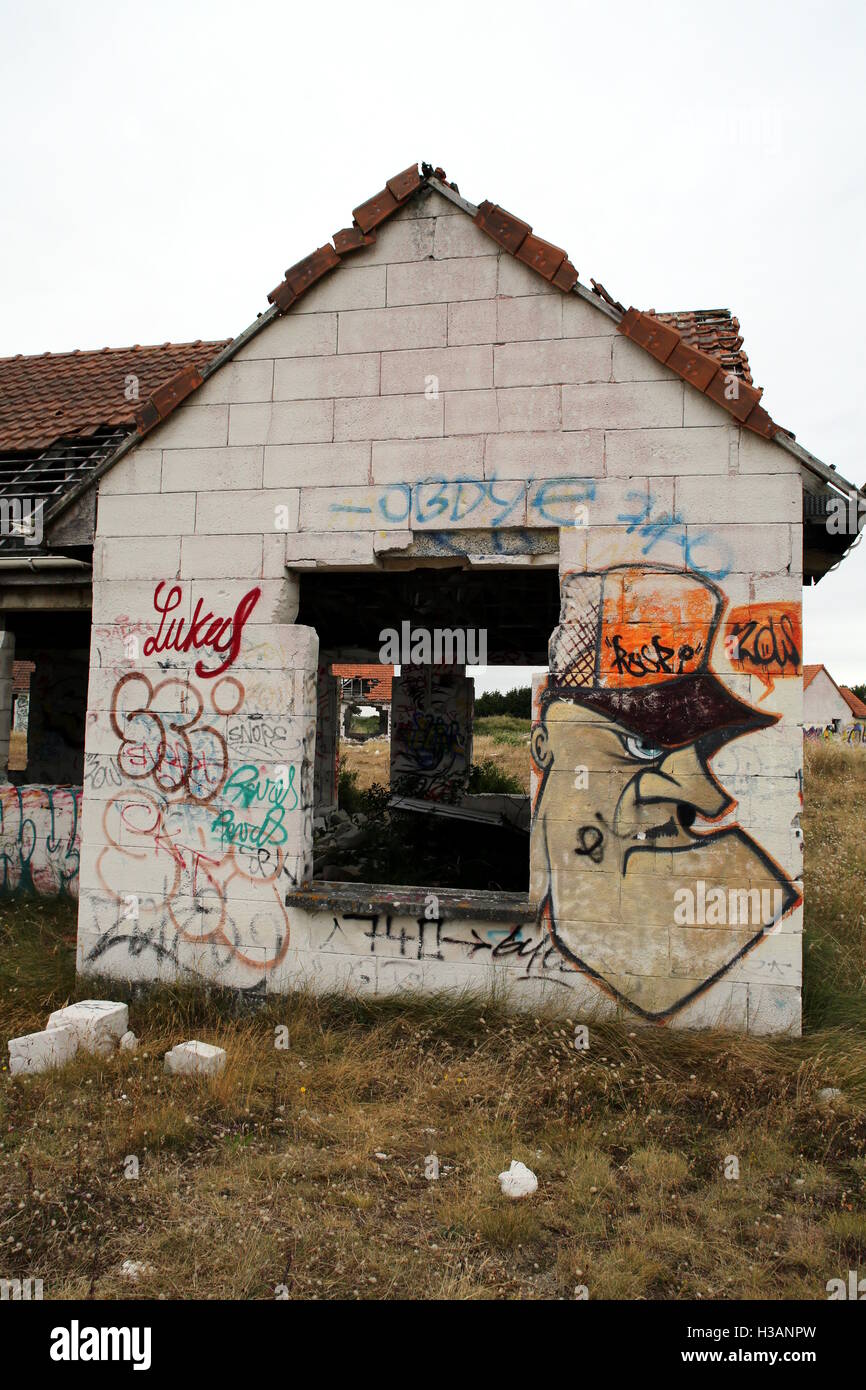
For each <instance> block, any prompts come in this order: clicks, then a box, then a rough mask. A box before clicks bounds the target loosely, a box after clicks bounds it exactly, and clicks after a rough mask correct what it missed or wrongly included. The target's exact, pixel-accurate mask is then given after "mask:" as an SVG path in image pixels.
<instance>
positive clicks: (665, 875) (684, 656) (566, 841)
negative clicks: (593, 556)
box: [531, 566, 800, 1021]
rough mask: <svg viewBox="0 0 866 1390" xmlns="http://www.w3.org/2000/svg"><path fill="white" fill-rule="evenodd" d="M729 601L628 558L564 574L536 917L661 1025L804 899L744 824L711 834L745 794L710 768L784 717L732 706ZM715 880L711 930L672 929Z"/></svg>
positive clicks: (535, 737) (547, 708) (570, 954)
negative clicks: (726, 666) (688, 902)
mask: <svg viewBox="0 0 866 1390" xmlns="http://www.w3.org/2000/svg"><path fill="white" fill-rule="evenodd" d="M724 607H725V597H724V595H723V594H722V592H721V591H720V590H719V589H718V588H717V587H716V586H715V585H714V584H712V583H711V582H710V581H708V580H707V579H705V578H704V577H703V576H700V575H697V574H693V573H688V572H683V571H682V570H669V569H664V568H661V567H649V566H616V567H612V568H610V569H608V570H604V571H600V572H597V573H589V574H571V575H567V576H565V577H564V579H563V583H562V611H561V621H560V624H559V626H558V627H557V629H556V631H555V632H554V634H553V637H552V639H551V644H550V674H549V677H548V681H547V686H546V688H545V689H544V691H543V692H542V695H541V700H540V707H539V710H538V717H537V719H536V721H535V723H534V726H533V731H532V741H531V747H532V756H533V760H534V762H535V764H536V767H537V768H538V770H539V772H540V773H541V783H540V786H539V790H538V794H537V797H536V802H535V807H534V813H533V814H534V831H533V863H532V872H533V895H534V896H535V897H536V899H537V901H539V902H540V904H541V907H540V914H541V918H542V920H543V922H544V923H545V925H546V927H547V930H548V931H549V932H550V934H551V937H552V939H553V941H554V943H555V945H556V946H557V948H558V949H559V950H560V952H561V953H562V954H563V956H564V957H565V958H566V960H567V961H569V962H570V963H571V964H572V965H573V966H574V967H575V968H578V969H580V970H582V971H584V972H585V973H587V974H588V975H590V976H591V977H593V978H594V979H596V980H597V982H598V983H599V984H600V985H602V986H603V987H604V988H605V989H606V991H607V992H608V993H609V994H612V995H613V996H614V997H616V998H618V999H620V1000H621V1001H622V1002H624V1003H626V1004H627V1005H628V1006H629V1007H630V1008H631V1009H633V1010H634V1011H635V1012H636V1013H638V1014H641V1015H643V1016H644V1017H647V1018H652V1019H657V1020H660V1021H661V1020H664V1019H665V1018H667V1017H670V1016H671V1015H672V1014H674V1013H676V1012H677V1011H678V1010H680V1009H681V1008H683V1006H684V1005H685V1004H687V1003H688V1002H689V1001H690V1000H691V999H693V998H695V997H696V996H697V995H699V994H700V993H702V992H703V991H705V990H706V989H707V988H708V987H709V986H710V985H711V984H713V983H714V982H715V981H716V980H718V979H720V978H721V977H722V976H723V975H724V974H725V973H726V972H727V971H728V970H730V969H731V967H732V966H733V965H734V964H735V962H736V961H738V960H740V959H741V958H742V957H743V956H745V955H746V954H747V953H748V952H749V951H751V950H752V948H753V947H754V946H756V945H757V944H758V942H759V941H760V940H761V939H762V938H763V937H764V936H766V935H767V934H768V932H769V931H771V930H774V929H775V930H778V929H779V926H780V924H781V922H782V919H783V918H784V917H785V916H787V914H788V913H790V912H791V910H792V909H793V908H794V907H795V906H796V905H797V904H798V903H799V902H800V894H799V892H798V891H797V889H796V887H795V885H794V884H793V883H792V882H791V881H790V880H789V879H788V877H787V876H786V875H785V874H784V873H783V872H782V870H781V869H780V867H779V866H778V865H777V864H776V863H775V861H774V860H773V859H772V858H771V857H770V855H769V854H767V853H766V852H765V851H764V850H763V849H762V848H761V846H760V845H759V844H758V843H757V842H756V841H755V840H754V839H753V838H752V837H751V836H750V835H749V834H748V833H747V832H746V831H745V830H743V829H742V827H741V826H739V825H737V824H735V823H733V822H731V821H730V820H728V821H727V823H726V824H725V825H724V826H720V825H718V824H717V823H718V822H719V821H720V820H721V818H722V817H726V818H728V817H729V816H730V813H731V812H732V811H733V809H734V807H735V805H736V802H735V800H734V799H733V798H732V797H731V796H730V795H729V794H728V793H727V792H726V791H725V789H724V788H723V787H722V786H721V785H720V783H719V782H718V781H717V780H716V778H715V777H714V775H713V773H712V771H711V770H710V766H709V761H710V759H711V758H712V757H713V755H714V754H715V753H717V752H718V751H719V749H720V748H721V747H722V746H723V745H724V744H725V743H727V742H728V741H730V740H731V739H733V738H739V737H742V736H744V735H748V734H752V733H755V732H756V731H758V730H763V729H766V728H768V727H770V726H771V725H773V724H775V723H776V721H777V716H775V715H771V714H765V713H763V712H760V711H758V710H756V709H754V708H753V707H752V706H751V705H749V704H747V703H745V702H744V701H743V700H740V699H738V698H737V697H736V696H735V695H734V694H733V692H732V691H731V690H729V689H728V687H727V686H726V685H725V683H724V682H723V681H722V680H721V679H720V678H719V677H718V675H716V674H715V673H714V671H713V669H712V665H711V659H712V650H713V643H714V640H715V637H716V634H717V632H718V629H719V624H720V619H721V616H722V613H723V610H724ZM647 875H655V876H656V877H655V882H654V883H652V882H650V883H648V881H647ZM707 884H709V885H711V886H712V887H713V889H714V891H715V889H716V888H717V889H718V893H717V895H716V898H715V899H714V915H710V916H708V917H707V918H706V920H705V921H702V922H701V924H700V928H699V929H696V928H695V926H694V925H689V924H688V922H684V923H680V922H678V921H677V919H676V914H675V901H676V899H675V895H676V892H677V890H678V889H685V890H687V891H692V892H696V893H700V892H701V891H704V893H705V892H706V888H705V886H706V885H707ZM702 885H703V888H702V887H701V886H702ZM719 895H721V896H722V897H723V898H724V903H723V904H722V903H721V901H720V898H719ZM729 904H730V906H731V907H732V908H733V911H730V910H729ZM756 904H757V906H756ZM744 918H745V920H744ZM705 925H710V926H714V927H718V928H721V930H715V931H706V930H703V927H704V926H705Z"/></svg>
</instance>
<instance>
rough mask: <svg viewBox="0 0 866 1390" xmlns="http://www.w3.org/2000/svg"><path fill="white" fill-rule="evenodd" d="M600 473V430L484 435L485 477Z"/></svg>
mask: <svg viewBox="0 0 866 1390" xmlns="http://www.w3.org/2000/svg"><path fill="white" fill-rule="evenodd" d="M541 302H542V303H546V300H543V301H541ZM603 472H604V435H603V434H602V431H601V430H571V431H568V432H560V431H558V430H556V431H546V432H544V433H540V434H535V433H528V434H527V433H524V434H492V435H489V436H488V438H487V442H486V447H485V454H484V473H485V477H488V478H526V479H533V478H560V477H576V478H588V477H599V476H600V475H601V474H602V473H603Z"/></svg>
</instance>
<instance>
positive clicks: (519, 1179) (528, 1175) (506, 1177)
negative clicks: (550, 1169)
mask: <svg viewBox="0 0 866 1390" xmlns="http://www.w3.org/2000/svg"><path fill="white" fill-rule="evenodd" d="M499 1186H500V1187H501V1189H502V1192H503V1194H504V1195H505V1196H506V1197H511V1198H513V1199H514V1200H515V1201H516V1200H517V1199H518V1198H519V1197H531V1196H532V1194H533V1192H537V1191H538V1178H537V1177H536V1176H535V1174H534V1173H533V1171H532V1169H531V1168H527V1166H526V1164H525V1163H520V1162H519V1161H518V1160H517V1159H516V1158H512V1160H511V1166H510V1167H509V1168H508V1169H506V1171H505V1172H504V1173H500V1174H499Z"/></svg>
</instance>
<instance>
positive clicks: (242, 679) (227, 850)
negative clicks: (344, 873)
mask: <svg viewBox="0 0 866 1390" xmlns="http://www.w3.org/2000/svg"><path fill="white" fill-rule="evenodd" d="M176 593H180V589H179V586H172V588H170V589H169V590H168V591H167V592H165V591H164V590H163V589H162V586H157V590H156V595H155V601H156V607H157V610H158V611H159V612H160V614H161V616H160V619H159V626H158V628H156V630H155V631H154V628H153V627H151V629H150V634H149V635H148V636H147V637H146V640H145V641H144V642H143V644H141V648H140V649H141V651H142V654H143V656H144V657H150V658H151V659H152V658H153V657H154V656H158V655H160V654H162V655H164V654H168V653H178V654H179V655H180V657H181V658H183V657H184V656H185V657H186V659H187V661H188V662H189V663H190V666H189V667H187V666H186V664H185V663H184V661H183V660H172V659H171V658H169V662H168V663H167V665H168V669H167V670H166V667H165V666H161V663H160V664H159V665H157V666H156V667H155V666H153V665H149V666H148V667H147V669H146V670H145V669H135V667H134V665H133V669H129V665H130V658H129V656H128V655H127V653H126V647H125V644H124V656H123V658H122V659H121V660H118V655H119V641H120V638H121V634H120V633H119V631H118V629H117V627H116V626H114V625H113V626H111V627H109V628H107V629H105V630H104V631H105V637H103V636H102V633H101V632H100V634H99V635H98V637H97V644H96V654H97V659H96V660H95V662H94V667H95V669H96V670H97V671H98V672H99V673H100V679H99V680H98V681H97V680H96V678H95V677H93V676H92V678H91V689H90V700H91V710H90V714H89V717H88V737H89V746H88V754H87V758H86V761H85V775H84V799H85V806H86V817H87V823H88V826H89V827H91V828H90V829H89V835H88V842H87V843H88V855H87V867H86V870H85V871H84V872H83V874H82V909H81V913H82V917H81V920H82V923H83V924H84V926H83V929H81V930H80V932H79V962H80V968H84V969H100V970H106V971H107V972H108V973H116V974H121V975H124V974H127V973H129V972H130V970H131V969H132V963H133V962H134V961H136V960H138V959H139V958H141V957H144V958H145V961H146V965H145V966H144V967H139V969H141V968H144V970H145V973H146V974H147V975H148V976H156V975H159V974H161V973H163V971H164V970H167V971H168V973H169V974H170V975H175V974H177V973H178V972H179V971H181V970H183V969H191V970H193V971H195V972H196V973H198V974H204V975H207V976H211V977H213V978H215V979H217V980H223V981H225V982H227V983H232V984H234V985H237V986H239V987H241V988H245V987H249V988H255V987H257V984H260V983H261V982H262V981H263V980H264V979H266V978H267V977H268V975H269V974H270V972H272V971H273V970H274V969H275V968H276V966H277V965H278V964H279V963H280V962H281V961H283V960H284V959H285V957H286V952H287V951H288V948H289V941H290V928H289V917H288V912H287V909H286V904H285V899H286V894H287V892H289V891H290V890H291V889H292V888H294V887H295V886H297V884H298V883H299V882H300V881H302V879H303V878H304V877H305V876H308V869H309V866H308V863H307V856H306V854H305V848H304V847H305V845H306V844H307V841H308V839H311V835H310V833H309V831H310V828H311V822H312V811H313V806H312V767H313V747H314V740H315V724H314V717H313V715H314V709H315V665H316V655H315V651H316V648H315V639H314V637H312V634H310V633H309V630H308V629H302V628H299V629H291V628H286V627H279V626H275V627H271V628H270V629H269V632H268V634H267V639H266V640H264V641H263V640H262V633H261V630H260V629H259V630H258V631H256V630H255V629H251V628H250V627H248V626H247V619H248V618H249V615H250V613H251V612H252V610H253V608H254V607H255V604H256V602H257V600H258V596H259V590H258V589H253V590H250V592H249V593H248V594H247V595H246V596H245V597H244V598H243V599H242V600H241V602H240V603H239V604H238V607H237V609H236V610H235V613H234V616H233V617H231V618H214V617H213V615H212V613H211V612H210V610H209V609H208V607H207V605H206V603H205V601H204V600H198V602H196V603H195V604H194V607H193V612H194V617H193V621H192V623H191V624H190V626H189V628H186V627H185V626H184V625H183V623H182V621H178V622H177V623H176V625H175V622H176V620H175V618H174V617H172V616H171V615H172V614H174V613H175V612H176V610H177V609H178V608H179V607H180V605H181V602H182V598H177V597H176ZM199 651H201V652H202V656H201V657H200V658H199V659H198V660H197V661H195V653H196V652H199ZM219 656H222V658H223V661H222V663H219V662H218V660H217V659H216V658H218V657H219ZM133 662H134V658H133ZM295 662H297V663H298V664H297V666H296V665H295ZM193 663H194V665H193ZM226 663H230V664H231V666H232V673H231V674H227V673H226V672H225V670H224V669H223V668H224V666H225V664H226ZM199 668H201V673H200V676H199V680H195V679H193V676H194V674H195V673H199ZM160 669H162V670H166V674H165V675H164V676H162V677H160ZM103 672H104V673H105V677H106V683H105V684H103V683H102V673H103ZM103 692H104V693H103ZM301 712H306V714H305V715H303V714H302V713H301Z"/></svg>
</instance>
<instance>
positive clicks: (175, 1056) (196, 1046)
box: [165, 1040, 226, 1076]
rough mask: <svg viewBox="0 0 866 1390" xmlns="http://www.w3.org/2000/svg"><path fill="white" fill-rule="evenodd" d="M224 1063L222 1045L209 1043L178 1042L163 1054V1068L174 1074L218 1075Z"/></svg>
mask: <svg viewBox="0 0 866 1390" xmlns="http://www.w3.org/2000/svg"><path fill="white" fill-rule="evenodd" d="M225 1064H226V1053H225V1048H223V1047H214V1046H212V1044H211V1043H203V1042H197V1041H195V1040H193V1041H191V1042H185V1043H178V1044H177V1046H176V1047H173V1048H171V1050H170V1051H169V1052H167V1053H166V1054H165V1069H166V1071H167V1072H171V1073H172V1075H174V1076H219V1074H220V1072H221V1071H222V1070H223V1067H224V1066H225Z"/></svg>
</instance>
